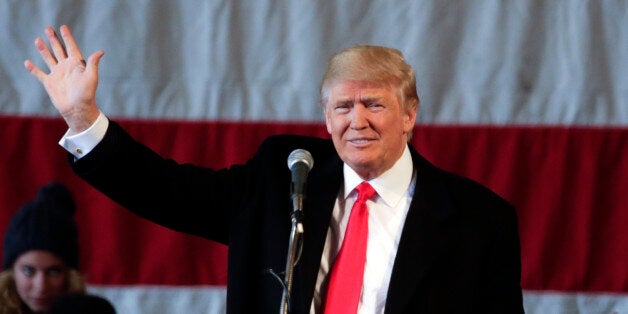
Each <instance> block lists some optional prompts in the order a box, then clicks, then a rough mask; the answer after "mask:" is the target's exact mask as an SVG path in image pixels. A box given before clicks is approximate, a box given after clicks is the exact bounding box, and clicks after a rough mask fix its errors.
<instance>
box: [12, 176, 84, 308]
mask: <svg viewBox="0 0 628 314" xmlns="http://www.w3.org/2000/svg"><path fill="white" fill-rule="evenodd" d="M74 211H75V204H74V200H73V199H72V195H71V193H70V191H69V190H68V189H67V188H66V187H65V186H63V185H61V184H58V183H49V184H46V185H44V186H43V187H42V188H41V189H40V190H39V192H38V194H37V197H36V198H35V199H34V200H33V201H31V202H29V203H27V204H25V205H24V206H23V207H22V208H20V210H19V211H18V212H17V213H16V214H15V215H14V216H13V217H12V218H11V221H10V222H9V226H8V228H7V231H6V234H5V237H4V243H3V255H2V262H3V269H4V271H3V272H2V273H0V314H9V313H11V314H13V313H18V314H26V313H41V312H45V311H48V310H49V309H50V307H51V305H52V304H53V303H54V302H55V301H56V300H58V299H59V298H60V297H62V296H63V295H65V294H67V293H84V292H85V281H84V279H83V278H82V277H81V275H80V274H79V272H78V260H79V254H78V230H77V227H76V223H75V221H74V219H73V215H74Z"/></svg>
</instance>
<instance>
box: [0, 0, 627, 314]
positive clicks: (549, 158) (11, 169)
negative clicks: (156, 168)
mask: <svg viewBox="0 0 628 314" xmlns="http://www.w3.org/2000/svg"><path fill="white" fill-rule="evenodd" d="M62 24H67V25H69V26H70V27H71V28H72V30H73V32H74V36H75V38H76V40H77V41H78V44H79V46H80V47H82V50H83V53H84V54H85V55H89V54H91V53H93V52H94V51H96V50H101V49H102V50H104V51H105V56H104V57H103V59H102V60H101V64H100V85H99V90H98V94H97V101H98V103H99V106H100V108H101V109H102V111H103V112H104V113H105V114H106V115H107V116H109V117H110V118H111V119H113V120H115V121H118V122H119V123H120V124H121V125H122V126H123V127H125V128H126V129H127V130H128V131H129V132H130V133H131V134H132V135H133V136H134V137H136V138H137V139H138V140H139V141H141V142H143V143H145V144H147V145H148V146H149V147H151V148H153V149H154V150H156V151H157V152H158V153H160V154H162V155H163V156H166V157H170V158H173V159H175V160H177V161H179V162H182V163H186V162H189V163H195V164H199V165H203V166H210V167H226V166H228V165H230V164H232V163H240V162H244V161H246V160H247V158H248V157H250V156H252V154H253V153H254V152H255V150H256V148H257V145H258V144H259V143H260V142H261V141H262V139H263V138H265V137H266V136H268V135H271V134H278V133H296V134H307V135H315V136H321V137H327V136H328V134H327V132H326V130H325V127H324V124H323V115H322V111H321V109H320V107H319V106H318V97H319V95H318V89H319V84H320V80H321V77H322V74H323V72H324V70H325V65H326V61H327V59H328V58H329V57H330V56H331V54H332V53H334V52H336V51H338V50H340V49H343V48H346V47H349V46H352V45H355V44H374V45H384V46H390V47H394V48H397V49H399V50H401V51H402V52H403V53H404V55H405V56H406V59H407V61H408V63H410V64H411V65H413V67H414V68H415V70H416V76H417V80H418V89H419V95H420V98H421V107H420V110H419V116H418V122H417V126H416V129H415V132H414V137H413V140H412V144H413V145H415V147H416V148H417V149H418V150H419V151H420V152H421V153H422V154H423V155H424V156H425V157H427V158H428V159H429V160H431V161H432V162H433V163H435V164H436V165H438V166H440V167H442V168H444V169H447V170H450V171H453V172H455V173H459V174H462V175H465V176H468V177H470V178H472V179H474V180H477V181H479V182H481V183H483V184H484V185H486V186H488V187H490V188H491V189H493V190H494V191H496V192H497V193H498V194H500V195H501V196H503V197H504V198H506V199H508V200H509V201H511V202H512V203H513V204H514V205H515V207H516V208H517V214H518V217H519V229H520V235H521V248H522V267H523V269H522V281H521V283H522V287H523V289H524V302H525V309H526V313H548V314H549V313H551V314H554V313H628V1H626V0H615V1H613V0H607V1H579V0H557V1H532V0H522V1H503V2H502V1H490V0H479V1H438V0H424V1H410V0H398V1H376V0H370V1H360V2H356V1H349V0H324V1H287V0H284V1H280V0H255V1H252V0H250V1H228V0H222V1H200V0H199V1H186V0H176V1H175V0H173V1H140V0H137V1H124V0H113V1H96V0H86V1H79V0H60V1H35V0H25V1H18V0H7V1H1V2H0V29H1V30H2V31H1V32H0V47H2V48H1V49H0V233H1V234H4V231H5V230H6V226H7V224H8V221H9V218H10V217H11V215H12V214H13V213H15V212H16V211H17V210H18V209H19V207H20V206H21V205H22V204H24V203H25V202H26V201H28V200H30V199H31V198H33V197H34V195H35V193H36V191H37V189H38V188H39V187H40V186H41V185H42V184H44V183H46V182H48V181H51V180H56V181H60V182H62V183H65V184H67V185H68V186H69V187H70V189H71V190H72V192H73V193H74V195H75V198H76V201H77V206H78V211H77V213H76V219H77V221H78V223H79V232H80V245H81V259H80V261H81V272H82V273H84V274H85V276H86V278H87V281H88V284H89V289H90V291H91V292H93V293H96V294H100V295H103V296H105V297H106V298H108V299H109V300H111V301H112V303H113V304H114V305H115V307H116V309H117V310H118V311H119V313H223V312H224V311H225V284H226V276H227V273H226V253H227V247H225V246H223V245H220V244H217V243H214V242H211V241H209V240H205V239H201V238H198V237H194V236H190V235H185V234H181V233H178V232H175V231H172V230H169V229H166V228H164V227H161V226H159V225H156V224H153V223H150V222H148V221H145V220H142V219H140V218H138V217H137V216H134V215H133V214H131V213H129V212H127V211H126V210H124V209H123V208H121V207H120V206H119V205H117V204H115V203H113V202H112V201H110V200H109V199H107V198H106V197H105V196H104V195H102V194H101V193H100V192H98V191H96V190H95V189H93V188H91V187H90V186H88V185H87V184H86V183H84V182H83V181H81V180H80V179H79V178H77V177H76V176H74V174H73V173H72V172H71V169H70V167H69V166H68V164H67V161H66V154H65V151H64V150H63V149H62V148H61V147H59V146H58V144H57V142H58V140H59V139H60V137H61V136H62V135H63V133H64V132H65V130H66V127H65V123H64V122H63V121H62V119H61V118H60V117H59V116H58V115H57V114H56V112H55V110H54V108H53V107H52V105H51V103H50V100H49V99H48V98H47V95H46V94H45V91H44V89H43V87H42V86H41V85H40V84H39V82H37V80H36V79H35V78H33V77H32V76H31V75H30V74H29V73H28V72H27V71H26V70H25V69H24V67H23V65H22V64H23V61H24V60H25V59H27V58H29V59H31V60H34V61H35V63H36V64H37V65H38V66H40V67H45V65H44V63H43V61H42V60H41V58H40V57H39V55H38V53H37V50H36V49H35V47H34V44H33V42H34V39H35V38H36V37H38V36H43V29H44V27H46V26H49V25H50V26H54V27H55V28H57V29H58V26H60V25H62ZM129 193H133V191H129ZM172 210H177V209H176V208H173V209H172ZM209 210H210V209H208V211H209ZM277 219H289V217H283V218H282V217H278V218H277ZM306 227H307V226H306ZM286 241H288V239H286ZM454 301H455V300H452V302H454Z"/></svg>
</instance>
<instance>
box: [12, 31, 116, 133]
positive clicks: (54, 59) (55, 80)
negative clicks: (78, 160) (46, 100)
mask: <svg viewBox="0 0 628 314" xmlns="http://www.w3.org/2000/svg"><path fill="white" fill-rule="evenodd" d="M44 32H45V34H46V37H48V41H49V43H50V48H49V47H48V46H47V45H46V44H45V43H44V40H43V39H42V38H40V37H38V38H37V39H35V47H37V50H38V51H39V54H40V55H41V57H42V59H43V60H44V62H45V63H46V65H47V66H48V69H49V70H50V73H48V74H46V73H44V71H42V70H41V69H39V68H38V67H37V66H35V64H34V63H33V62H32V61H31V60H26V61H25V62H24V67H26V70H28V71H29V72H30V73H31V74H32V75H33V76H35V77H36V78H37V79H38V80H39V81H40V82H41V83H42V85H43V86H44V88H45V89H46V92H47V93H48V96H49V97H50V100H51V101H52V104H53V105H54V106H55V108H56V109H57V110H58V111H59V113H60V114H61V116H62V117H63V119H64V120H65V122H66V123H67V125H68V127H69V132H68V134H67V135H73V134H76V133H80V132H82V131H84V130H86V129H88V128H89V127H90V126H91V125H92V123H94V121H96V118H98V115H99V113H100V111H99V109H98V107H97V106H96V100H95V96H96V88H97V86H98V63H99V62H100V58H102V56H103V55H104V52H103V51H102V50H100V51H97V52H94V53H93V54H92V55H90V56H89V58H88V60H87V62H85V60H84V59H83V54H82V53H81V51H80V49H79V48H78V46H77V45H76V41H75V40H74V37H73V36H72V32H71V31H70V28H69V27H68V26H66V25H63V26H61V28H60V32H61V38H62V39H63V43H64V44H65V48H64V47H63V45H62V44H61V41H60V40H59V38H58V37H57V34H56V33H55V31H54V29H53V28H52V27H47V28H46V29H45V31H44Z"/></svg>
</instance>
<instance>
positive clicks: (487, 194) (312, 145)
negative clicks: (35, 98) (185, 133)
mask: <svg viewBox="0 0 628 314" xmlns="http://www.w3.org/2000/svg"><path fill="white" fill-rule="evenodd" d="M60 31H61V36H62V39H63V41H64V43H65V48H64V47H63V45H62V43H61V40H60V39H59V38H58V37H57V35H56V34H55V32H54V30H53V29H52V28H47V29H46V30H45V33H46V36H47V37H48V40H49V44H50V48H48V46H47V45H46V44H45V43H44V41H43V40H42V39H41V38H38V39H37V40H36V47H37V49H38V50H39V51H40V54H41V55H42V57H43V59H44V61H45V62H46V64H47V65H48V67H49V68H50V73H49V74H46V73H44V72H43V71H41V70H40V69H38V68H37V67H36V66H35V65H34V64H33V63H32V62H31V61H29V60H27V61H26V62H25V67H26V69H27V70H28V71H30V72H31V73H32V74H33V75H34V76H35V77H36V78H37V79H39V80H40V81H41V82H42V84H43V85H44V87H45V88H46V91H47V92H48V94H49V96H50V98H51V100H52V102H53V104H54V106H55V107H56V108H57V110H58V111H59V112H60V113H61V115H62V116H63V118H64V119H65V121H66V123H67V124H68V127H69V130H68V133H66V135H65V136H64V138H63V139H62V141H61V142H60V143H61V145H62V146H63V147H65V148H66V149H67V150H68V151H69V152H70V153H71V154H72V155H73V156H72V158H70V159H71V164H72V167H73V169H74V171H75V172H76V173H77V174H78V175H79V176H81V177H82V178H83V179H85V180H86V181H87V182H89V183H90V184H91V185H93V186H94V187H96V188H97V189H99V190H100V191H102V192H103V193H105V194H106V195H108V196H109V197H111V198H112V199H114V200H115V201H117V202H118V203H120V204H121V205H123V206H124V207H126V208H128V209H129V210H131V211H133V212H134V213H136V214H138V215H140V216H142V217H144V218H146V219H149V220H151V221H154V222H156V223H158V224H161V225H164V226H167V227H169V228H172V229H174V230H178V231H181V232H186V233H190V234H195V235H199V236H202V237H205V238H207V239H211V240H214V241H218V242H221V243H224V244H227V245H228V246H229V261H228V268H229V276H228V285H227V308H228V312H229V313H273V312H277V311H279V308H280V302H281V300H282V298H281V296H282V292H283V290H282V287H281V285H280V284H279V283H278V281H277V280H276V279H275V277H274V276H273V275H271V271H272V272H275V273H278V272H281V271H283V270H284V268H285V263H286V252H287V250H288V243H287V239H288V236H289V234H290V230H291V223H290V213H291V212H292V210H293V208H292V203H291V201H290V184H291V180H290V177H291V176H290V170H289V169H288V168H287V167H286V163H285V162H286V158H287V156H288V155H289V154H290V152H292V151H293V150H295V149H305V150H307V151H309V152H310V153H311V155H312V156H313V159H314V160H315V161H316V166H315V167H313V168H312V170H311V171H310V173H309V176H308V184H307V187H306V194H307V198H305V200H304V203H303V225H304V226H305V228H304V234H303V238H302V239H303V240H302V243H301V245H302V254H301V256H300V259H299V262H298V263H297V264H296V266H295V268H294V280H293V283H292V291H291V296H290V310H291V311H290V312H291V313H323V312H324V313H334V312H342V313H347V312H348V313H356V312H359V313H522V312H523V306H522V298H521V287H520V274H521V264H520V247H519V236H518V229H517V218H516V214H515V210H514V208H513V207H512V206H511V205H510V204H509V203H508V202H506V201H505V200H503V199H502V198H500V197H499V196H497V195H496V194H495V193H493V192H491V191H490V190H488V189H487V188H485V187H482V186H481V185H479V184H477V183H475V182H473V181H471V180H469V179H466V178H463V177H460V176H457V175H454V174H451V173H448V172H446V171H443V170H441V169H438V168H437V167H435V166H433V165H432V164H430V163H429V162H428V161H427V160H425V159H424V158H423V157H422V156H421V155H419V154H418V153H417V152H416V150H415V149H414V148H412V147H411V146H410V145H408V143H407V141H408V139H409V138H410V136H411V132H412V129H413V127H414V123H415V119H416V114H417V110H418V106H419V98H418V94H417V92H416V81H415V77H414V72H413V70H412V68H411V67H410V66H409V65H408V64H407V63H406V62H405V61H404V58H403V56H402V54H401V53H400V52H399V51H397V50H394V49H391V48H386V47H377V46H356V47H352V48H349V49H346V50H343V51H341V52H339V53H338V54H336V55H335V56H334V57H332V59H331V60H330V62H329V65H328V69H327V72H326V74H325V77H324V78H323V83H322V87H321V105H322V107H323V111H324V114H325V122H326V126H327V130H328V132H329V133H330V134H331V140H328V139H319V138H311V137H303V136H289V135H282V136H273V137H270V138H268V139H267V140H266V141H264V143H262V145H260V147H259V149H258V152H257V153H256V154H255V155H254V156H253V157H252V158H251V159H250V160H249V161H247V162H246V163H245V164H242V165H234V166H232V167H230V168H229V169H220V170H213V169H207V168H201V167H197V166H193V165H180V164H177V163H176V162H174V161H172V160H166V159H163V158H162V157H160V156H158V155H157V154H156V153H154V152H152V151H151V150H150V149H148V148H147V147H145V146H144V145H142V144H140V143H138V142H136V141H135V140H133V139H132V138H131V137H130V136H129V135H128V134H127V133H126V132H125V131H124V130H123V129H122V128H121V127H120V126H119V125H118V124H116V123H115V122H114V121H109V120H108V119H107V118H106V117H105V116H104V115H103V114H102V113H101V112H100V110H99V109H98V107H97V106H96V102H95V99H94V95H95V92H96V87H97V82H98V63H99V60H100V58H101V57H102V56H103V52H102V51H98V52H95V53H94V54H92V55H91V56H90V57H89V59H88V60H87V62H85V61H83V56H82V54H81V52H80V50H79V48H78V47H77V46H76V43H75V42H74V39H73V38H72V34H71V32H70V30H69V28H67V27H66V26H62V27H61V29H60ZM362 182H367V183H369V184H370V186H371V187H372V189H373V190H374V195H373V196H372V197H371V198H369V199H368V200H363V201H360V200H358V196H359V194H361V193H362V190H360V192H358V191H357V190H356V189H359V187H358V186H361V185H362V184H361V183H362ZM356 187H358V188H356ZM208 191H212V192H208ZM360 202H365V204H366V205H365V206H366V207H368V210H367V213H368V214H367V215H366V216H365V217H366V218H364V219H365V220H363V221H367V222H368V223H367V227H366V228H363V227H351V226H349V227H348V225H352V224H353V222H350V220H353V217H352V216H353V213H352V212H354V211H355V212H357V210H353V209H352V207H353V205H354V203H360ZM172 208H177V210H176V211H173V210H172ZM206 216H210V217H211V219H206V218H204V217H206ZM356 216H357V214H356ZM356 219H357V218H356ZM361 228H362V229H361ZM350 229H351V232H350V231H349V230H350ZM355 230H361V231H360V232H357V231H355ZM349 234H351V236H349ZM354 234H361V235H363V236H364V238H363V239H366V240H364V241H365V244H364V247H363V249H360V250H364V252H362V257H361V258H358V259H357V260H355V259H351V258H354V257H350V258H349V260H350V261H351V264H350V266H349V267H348V268H349V269H350V271H355V269H352V268H356V269H360V272H359V273H358V275H356V274H355V273H352V274H351V275H347V274H346V273H342V272H341V271H339V270H337V269H336V268H338V269H340V268H341V267H340V266H338V267H336V266H337V265H340V264H341V262H339V260H341V258H340V257H338V256H340V255H343V254H344V255H347V256H349V255H351V254H352V253H343V252H342V248H343V247H344V246H347V247H352V246H349V244H347V243H348V242H350V243H354V242H352V241H356V240H353V239H354V238H356V237H357V238H360V237H361V236H360V235H356V236H354ZM345 235H347V237H346V239H345ZM345 240H346V241H345ZM357 242H359V241H357ZM357 242H355V243H357ZM352 245H353V244H352ZM358 251H359V250H358ZM340 253H342V254H340ZM337 257H338V258H337ZM343 259H345V257H343ZM356 261H359V262H356ZM354 265H355V267H353V266H354ZM334 276H336V277H337V278H340V279H339V280H340V281H339V282H340V283H341V284H340V285H336V284H335V281H334V280H330V278H331V277H334ZM354 277H358V291H357V299H355V300H350V298H349V297H346V299H345V297H344V296H343V295H340V297H339V298H338V296H336V295H334V293H336V291H342V289H344V288H346V287H342V286H344V285H345V283H347V284H348V282H349V281H350V279H351V278H354ZM332 286H334V287H333V288H332ZM338 289H340V290H338ZM343 293H346V292H343ZM330 300H335V301H330ZM338 300H340V301H339V302H338ZM334 303H341V304H340V306H344V305H346V304H351V305H350V308H351V309H350V310H334V309H333V307H334V306H336V304H334Z"/></svg>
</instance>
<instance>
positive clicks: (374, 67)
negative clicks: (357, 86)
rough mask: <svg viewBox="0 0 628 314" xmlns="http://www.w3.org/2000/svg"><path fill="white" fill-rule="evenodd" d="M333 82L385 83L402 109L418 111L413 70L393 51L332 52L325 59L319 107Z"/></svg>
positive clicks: (355, 49)
mask: <svg viewBox="0 0 628 314" xmlns="http://www.w3.org/2000/svg"><path fill="white" fill-rule="evenodd" d="M337 81H363V82H372V83H380V84H389V85H390V86H391V88H393V89H396V90H397V92H398V97H399V101H400V103H401V104H403V105H404V107H405V108H406V109H418V106H419V95H418V92H417V88H416V77H415V75H414V69H412V67H411V66H410V65H409V64H408V63H406V61H405V60H404V58H403V54H402V53H401V52H400V51H399V50H397V49H393V48H388V47H381V46H370V45H358V46H354V47H351V48H347V49H345V50H342V51H340V52H338V53H336V54H335V55H334V56H332V58H331V59H330V60H329V63H328V65H327V71H326V72H325V75H324V76H323V81H322V83H321V105H322V106H325V105H326V104H327V101H328V100H329V88H330V87H331V85H332V84H333V83H334V82H337Z"/></svg>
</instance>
